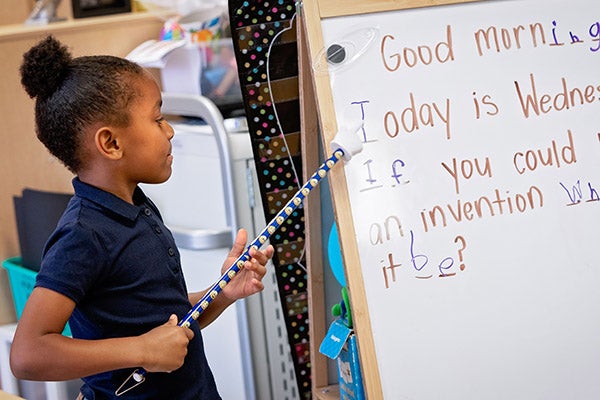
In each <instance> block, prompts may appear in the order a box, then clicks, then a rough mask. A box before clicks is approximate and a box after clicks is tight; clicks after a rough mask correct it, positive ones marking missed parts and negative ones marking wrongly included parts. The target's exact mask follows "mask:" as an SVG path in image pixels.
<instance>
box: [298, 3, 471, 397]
mask: <svg viewBox="0 0 600 400" xmlns="http://www.w3.org/2000/svg"><path fill="white" fill-rule="evenodd" d="M475 1H482V0H370V1H364V0H322V1H320V0H303V2H302V4H301V6H300V7H301V8H300V10H299V15H300V18H299V24H298V26H299V29H298V46H299V59H300V60H299V61H300V62H299V77H300V98H301V107H302V111H301V120H302V123H301V126H302V134H303V141H302V143H303V149H302V151H303V160H304V168H305V171H304V173H305V175H306V174H307V172H308V171H312V170H314V169H315V168H316V167H317V165H318V162H319V160H318V142H317V139H316V138H317V137H318V136H320V138H321V142H322V146H323V149H324V151H325V154H326V155H328V154H330V153H331V147H330V142H331V141H332V140H333V138H334V137H335V135H336V133H337V130H338V127H337V122H336V116H335V110H334V104H333V95H332V92H331V86H330V81H329V75H328V73H326V72H319V73H317V72H315V71H314V70H313V68H312V67H311V66H312V65H316V63H318V62H320V63H321V65H325V64H324V63H323V61H324V60H319V59H318V58H319V57H323V52H322V49H323V48H324V43H323V33H322V29H321V21H322V20H323V19H326V18H331V17H342V16H350V15H358V14H366V13H376V12H385V11H396V10H403V9H410V8H421V7H430V6H441V5H449V4H460V3H470V2H475ZM307 53H308V54H307ZM311 82H312V87H311V85H310V83H311ZM316 117H318V119H317V118H316ZM317 120H318V121H319V125H318V126H317V124H316V121H317ZM318 128H320V133H319V132H318ZM329 185H330V188H331V193H332V200H333V208H334V213H335V219H336V221H337V224H338V235H339V240H340V248H341V250H342V257H343V260H344V268H345V273H346V282H347V285H348V291H349V295H350V301H351V304H352V318H353V321H354V331H355V333H356V335H357V339H358V346H359V356H360V363H361V372H362V375H363V382H364V387H365V394H366V397H367V398H368V399H369V400H378V399H383V391H382V388H381V378H380V374H379V367H378V364H377V359H376V357H375V343H374V341H373V335H372V329H371V322H370V317H369V310H368V307H367V298H366V292H365V289H364V286H363V283H362V273H361V266H360V262H359V253H358V246H357V243H356V238H355V235H354V232H355V229H354V223H353V219H352V214H351V206H350V201H349V197H348V188H347V185H346V176H345V172H344V168H339V167H338V168H334V169H332V170H331V172H330V173H329ZM319 203H320V202H319V201H318V197H317V198H315V196H313V197H312V198H311V199H310V200H309V203H308V204H307V207H306V209H307V211H306V213H305V217H306V228H307V229H306V239H307V249H308V257H307V263H308V271H309V277H308V286H309V291H308V293H309V318H310V338H311V346H310V354H311V363H312V386H313V396H314V397H315V398H316V399H322V400H327V399H335V398H339V396H338V395H337V394H336V393H335V391H334V390H331V389H330V388H328V387H327V385H328V383H327V373H326V371H327V364H326V359H325V357H324V356H323V355H321V354H319V343H320V340H321V339H322V338H323V337H324V336H325V333H326V331H327V327H326V326H325V314H324V311H325V310H324V299H323V298H324V288H323V285H324V281H323V269H322V260H323V258H322V257H323V254H322V251H321V250H320V246H321V245H320V243H321V224H320V222H319V221H320V204H319ZM311 232H312V233H311Z"/></svg>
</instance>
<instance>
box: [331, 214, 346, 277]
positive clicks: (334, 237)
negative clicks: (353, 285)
mask: <svg viewBox="0 0 600 400" xmlns="http://www.w3.org/2000/svg"><path fill="white" fill-rule="evenodd" d="M327 256H328V258H329V266H330V267H331V271H332V272H333V276H335V279H336V280H337V281H338V282H339V283H340V285H342V286H343V287H345V286H346V276H345V275H344V264H343V263H342V251H341V249H340V239H339V237H338V231H337V225H336V223H335V222H334V223H333V225H331V230H330V231H329V240H328V241H327Z"/></svg>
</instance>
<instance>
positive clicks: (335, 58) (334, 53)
mask: <svg viewBox="0 0 600 400" xmlns="http://www.w3.org/2000/svg"><path fill="white" fill-rule="evenodd" d="M345 59H346V50H345V49H344V46H342V45H339V44H337V43H334V44H332V45H331V46H329V47H328V48H327V62H329V63H330V64H339V63H341V62H344V60H345Z"/></svg>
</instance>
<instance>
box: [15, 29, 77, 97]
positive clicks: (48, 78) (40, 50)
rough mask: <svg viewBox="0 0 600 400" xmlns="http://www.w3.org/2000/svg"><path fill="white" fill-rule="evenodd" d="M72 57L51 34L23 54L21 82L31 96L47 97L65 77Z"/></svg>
mask: <svg viewBox="0 0 600 400" xmlns="http://www.w3.org/2000/svg"><path fill="white" fill-rule="evenodd" d="M72 59H73V57H72V56H71V53H70V52H69V50H68V49H67V47H66V46H63V45H61V44H60V42H58V41H57V40H56V39H55V38H54V37H53V36H48V37H47V38H46V39H44V40H42V41H41V42H39V43H38V44H37V45H35V46H34V47H32V48H31V49H29V50H28V51H27V52H26V53H25V54H23V64H21V84H22V85H23V87H24V88H25V91H26V92H27V94H28V95H29V96H30V97H31V98H34V97H37V98H42V99H44V98H48V97H50V96H51V95H52V93H54V92H55V91H56V90H57V89H58V88H59V87H60V85H61V83H62V82H63V80H64V79H65V77H66V75H67V73H68V68H69V64H70V63H71V60H72Z"/></svg>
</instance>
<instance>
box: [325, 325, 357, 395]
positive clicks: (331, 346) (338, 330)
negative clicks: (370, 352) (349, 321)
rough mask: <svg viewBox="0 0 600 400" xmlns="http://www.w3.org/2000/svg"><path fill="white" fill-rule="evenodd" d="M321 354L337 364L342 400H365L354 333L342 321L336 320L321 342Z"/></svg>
mask: <svg viewBox="0 0 600 400" xmlns="http://www.w3.org/2000/svg"><path fill="white" fill-rule="evenodd" d="M319 352H320V353H322V354H324V355H326V356H327V357H329V358H331V359H332V360H336V362H337V367H338V382H339V385H340V400H365V391H364V387H363V380H362V373H361V371H360V360H359V357H358V345H357V342H356V335H354V331H353V330H352V329H350V328H349V327H348V326H347V325H346V324H345V323H344V322H343V321H342V320H341V319H337V320H335V321H334V322H333V323H332V324H331V326H330V327H329V330H328V331H327V335H326V336H325V339H323V342H321V346H320V347H319Z"/></svg>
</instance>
